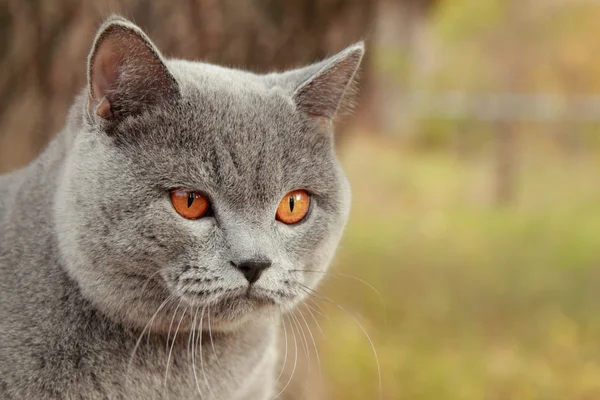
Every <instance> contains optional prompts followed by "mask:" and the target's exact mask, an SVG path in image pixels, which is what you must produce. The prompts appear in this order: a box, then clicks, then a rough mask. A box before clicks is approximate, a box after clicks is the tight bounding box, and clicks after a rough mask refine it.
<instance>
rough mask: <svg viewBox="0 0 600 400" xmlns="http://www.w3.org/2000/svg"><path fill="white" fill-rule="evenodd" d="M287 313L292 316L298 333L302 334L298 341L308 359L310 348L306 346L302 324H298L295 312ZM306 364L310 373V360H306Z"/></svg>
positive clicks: (306, 341)
mask: <svg viewBox="0 0 600 400" xmlns="http://www.w3.org/2000/svg"><path fill="white" fill-rule="evenodd" d="M289 315H290V316H291V317H292V318H293V321H294V324H295V325H296V329H297V330H298V334H300V333H301V334H302V336H300V343H301V344H302V348H303V349H304V352H305V353H306V359H307V360H308V361H310V350H309V347H308V340H307V339H306V334H305V333H304V329H302V326H301V325H300V322H299V321H298V317H297V316H296V313H295V312H294V311H292V312H291V313H290V314H289ZM306 365H307V366H308V373H309V374H310V362H308V363H307V364H306Z"/></svg>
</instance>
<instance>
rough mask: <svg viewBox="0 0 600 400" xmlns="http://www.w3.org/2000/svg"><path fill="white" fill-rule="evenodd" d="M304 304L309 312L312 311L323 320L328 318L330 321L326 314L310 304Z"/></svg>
mask: <svg viewBox="0 0 600 400" xmlns="http://www.w3.org/2000/svg"><path fill="white" fill-rule="evenodd" d="M308 299H309V300H312V299H310V298H308ZM302 304H303V305H304V307H306V308H308V309H309V310H312V311H313V312H315V313H316V314H319V315H320V316H321V317H323V318H327V319H330V318H329V316H328V315H326V314H324V313H323V312H321V311H319V310H317V309H315V308H314V307H311V306H309V305H308V304H306V303H305V302H302Z"/></svg>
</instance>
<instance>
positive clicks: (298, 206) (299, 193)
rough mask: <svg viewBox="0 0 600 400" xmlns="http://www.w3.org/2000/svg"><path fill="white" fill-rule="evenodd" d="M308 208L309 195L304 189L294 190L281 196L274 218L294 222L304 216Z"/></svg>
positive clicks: (285, 222) (289, 222) (284, 221)
mask: <svg viewBox="0 0 600 400" xmlns="http://www.w3.org/2000/svg"><path fill="white" fill-rule="evenodd" d="M309 208H310V196H309V194H308V193H307V192H306V190H294V191H293V192H289V193H288V194H286V195H285V196H283V199H281V202H280V203H279V206H278V207H277V214H276V215H275V218H276V219H277V220H278V221H281V222H283V223H284V224H288V225H290V224H295V223H297V222H300V221H302V219H303V218H304V217H306V214H308V209H309Z"/></svg>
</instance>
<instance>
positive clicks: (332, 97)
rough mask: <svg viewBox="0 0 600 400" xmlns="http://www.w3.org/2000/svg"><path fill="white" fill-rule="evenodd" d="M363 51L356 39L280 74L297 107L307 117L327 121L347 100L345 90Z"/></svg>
mask: <svg viewBox="0 0 600 400" xmlns="http://www.w3.org/2000/svg"><path fill="white" fill-rule="evenodd" d="M364 53H365V46H364V43H363V42H358V43H356V44H354V45H352V46H350V47H348V48H346V49H345V50H343V51H341V52H340V53H338V54H336V55H334V56H333V57H330V58H327V59H325V60H323V61H321V62H319V63H316V64H313V65H310V66H308V67H305V68H301V69H298V70H294V71H290V72H288V73H284V74H282V75H281V78H283V79H285V80H286V81H287V83H288V85H289V82H290V81H291V82H292V85H293V88H294V90H293V95H292V98H293V100H294V102H295V103H296V105H297V107H298V108H299V109H300V110H302V111H303V112H304V113H306V114H308V115H309V116H311V117H314V118H317V119H319V120H323V121H331V120H333V118H334V117H335V116H336V115H337V113H338V111H339V109H340V107H341V105H342V104H343V103H346V102H347V101H349V100H351V99H349V98H348V97H350V94H351V93H349V92H352V91H351V90H350V89H351V87H352V83H353V81H354V79H355V77H356V72H357V71H358V68H359V66H360V62H361V60H362V58H363V55H364Z"/></svg>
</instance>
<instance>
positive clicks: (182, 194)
mask: <svg viewBox="0 0 600 400" xmlns="http://www.w3.org/2000/svg"><path fill="white" fill-rule="evenodd" d="M171 203H172V204H173V208H175V211H177V212H178V213H179V215H181V216H182V217H183V218H187V219H197V218H200V217H203V216H204V215H206V213H207V212H208V211H209V210H210V202H209V201H208V197H206V196H205V195H203V194H202V193H198V192H190V191H187V190H182V189H177V190H173V191H172V192H171Z"/></svg>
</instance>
